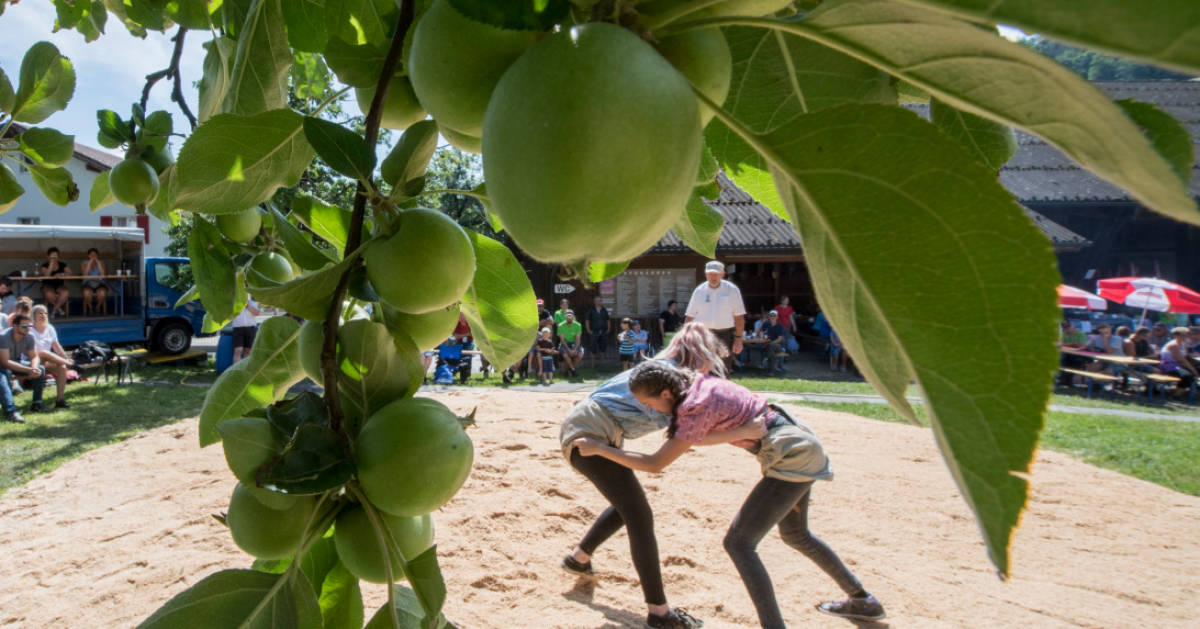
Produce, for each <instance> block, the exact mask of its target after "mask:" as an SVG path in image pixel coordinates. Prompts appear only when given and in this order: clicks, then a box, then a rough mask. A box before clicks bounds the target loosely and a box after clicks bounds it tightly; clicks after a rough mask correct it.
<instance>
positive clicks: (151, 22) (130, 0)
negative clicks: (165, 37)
mask: <svg viewBox="0 0 1200 629" xmlns="http://www.w3.org/2000/svg"><path fill="white" fill-rule="evenodd" d="M166 5H167V3H166V1H165V0H125V2H124V8H125V17H127V18H128V19H129V20H130V21H132V22H134V23H135V24H138V25H140V26H142V27H144V28H146V29H148V30H152V31H162V30H165V29H166V27H167V21H166V19H165V18H166V16H165V15H164V12H165V9H166V8H167V7H166Z"/></svg>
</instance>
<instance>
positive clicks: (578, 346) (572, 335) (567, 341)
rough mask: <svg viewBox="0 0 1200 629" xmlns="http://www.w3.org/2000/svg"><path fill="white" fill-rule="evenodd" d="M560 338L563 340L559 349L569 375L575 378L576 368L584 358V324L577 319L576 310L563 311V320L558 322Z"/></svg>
mask: <svg viewBox="0 0 1200 629" xmlns="http://www.w3.org/2000/svg"><path fill="white" fill-rule="evenodd" d="M558 338H559V341H561V343H560V345H559V348H558V351H559V353H561V354H562V359H563V365H564V366H565V367H566V368H567V377H568V378H574V377H575V369H576V368H577V367H578V366H579V363H580V361H582V360H583V324H581V323H579V322H578V321H576V320H575V311H574V310H570V309H568V310H567V311H566V312H565V313H563V322H562V323H560V324H558Z"/></svg>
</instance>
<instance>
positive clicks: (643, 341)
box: [630, 319, 650, 362]
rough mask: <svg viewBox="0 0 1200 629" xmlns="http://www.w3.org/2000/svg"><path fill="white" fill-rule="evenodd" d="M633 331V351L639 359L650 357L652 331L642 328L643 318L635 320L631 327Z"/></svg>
mask: <svg viewBox="0 0 1200 629" xmlns="http://www.w3.org/2000/svg"><path fill="white" fill-rule="evenodd" d="M630 332H632V333H633V351H634V353H635V354H637V361H638V362H641V361H643V360H649V359H650V332H649V331H648V330H643V329H642V321H641V319H634V320H633V327H632V328H631V329H630Z"/></svg>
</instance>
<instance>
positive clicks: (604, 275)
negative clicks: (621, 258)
mask: <svg viewBox="0 0 1200 629" xmlns="http://www.w3.org/2000/svg"><path fill="white" fill-rule="evenodd" d="M627 268H629V262H592V263H591V264H588V281H590V282H603V281H604V280H606V279H609V278H611V277H616V276H618V275H620V274H621V271H624V270H625V269H627Z"/></svg>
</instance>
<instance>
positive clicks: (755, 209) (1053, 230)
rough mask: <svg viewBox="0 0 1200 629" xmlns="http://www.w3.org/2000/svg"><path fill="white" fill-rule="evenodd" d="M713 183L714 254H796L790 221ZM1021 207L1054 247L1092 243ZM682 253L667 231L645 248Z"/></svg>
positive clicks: (724, 181) (731, 186) (727, 183)
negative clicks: (718, 225) (717, 222)
mask: <svg viewBox="0 0 1200 629" xmlns="http://www.w3.org/2000/svg"><path fill="white" fill-rule="evenodd" d="M717 183H718V184H719V185H720V186H721V196H719V197H717V198H716V199H714V200H712V201H706V203H708V206H709V207H711V208H713V209H714V210H716V211H718V212H720V213H721V214H722V215H723V216H724V217H725V227H724V229H722V230H721V235H720V237H719V238H718V239H717V253H718V255H720V254H730V253H750V252H754V253H790V254H795V255H799V254H800V250H801V247H800V238H799V236H797V235H796V231H795V230H794V229H792V226H791V224H789V223H788V222H786V221H784V220H783V219H781V218H779V217H778V216H776V215H775V213H773V212H772V211H771V210H770V209H768V208H767V206H765V205H763V204H761V203H759V202H758V201H755V200H754V198H753V197H751V196H750V195H749V194H747V193H746V191H745V190H742V189H741V188H739V187H738V185H737V184H735V183H734V182H733V181H732V180H730V179H729V178H728V177H727V176H725V173H724V172H721V173H718V174H717ZM1023 209H1024V210H1025V213H1026V214H1028V215H1029V218H1030V219H1032V220H1033V222H1034V223H1035V224H1036V225H1037V226H1038V227H1039V228H1041V230H1042V232H1043V233H1045V234H1046V237H1047V238H1049V239H1050V242H1051V244H1053V245H1054V246H1055V247H1086V246H1088V245H1090V244H1092V243H1091V241H1089V240H1088V239H1087V238H1084V237H1083V236H1080V235H1079V234H1076V233H1075V232H1073V231H1071V230H1069V229H1067V228H1066V227H1063V226H1062V225H1059V224H1058V223H1055V222H1054V221H1052V220H1050V219H1048V218H1046V217H1045V216H1042V215H1041V214H1038V213H1037V212H1034V211H1033V210H1031V209H1029V208H1023ZM686 252H691V249H690V248H689V247H688V246H687V245H685V244H684V243H683V241H682V240H680V238H679V236H676V235H675V232H674V231H670V232H667V235H666V236H663V238H662V240H659V241H658V244H656V245H654V247H652V248H651V249H650V251H647V253H686Z"/></svg>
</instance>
